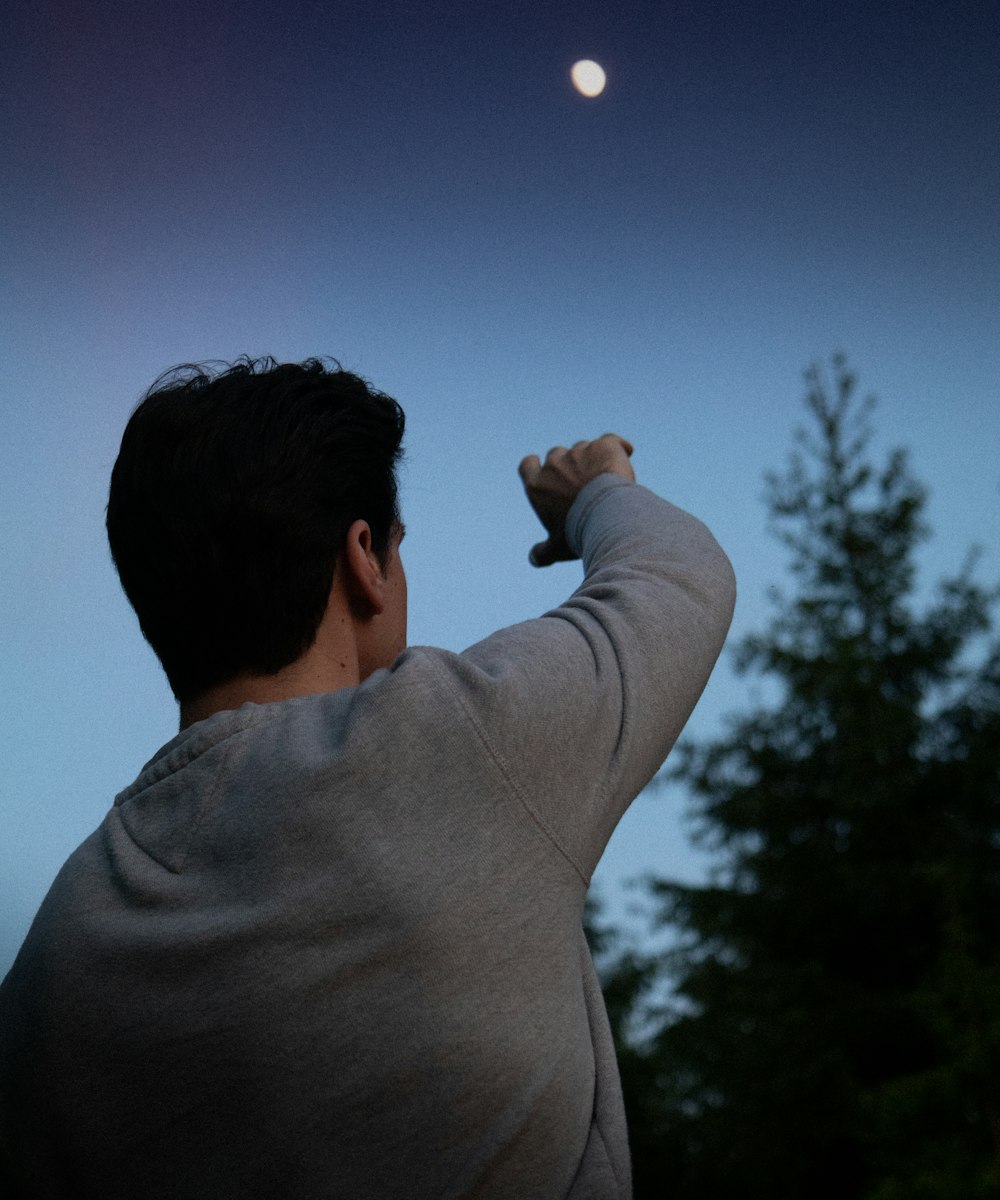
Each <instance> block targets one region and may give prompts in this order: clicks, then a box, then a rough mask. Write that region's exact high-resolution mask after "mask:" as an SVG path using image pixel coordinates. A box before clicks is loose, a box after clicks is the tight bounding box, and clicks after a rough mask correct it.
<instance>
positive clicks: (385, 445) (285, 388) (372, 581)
mask: <svg viewBox="0 0 1000 1200" xmlns="http://www.w3.org/2000/svg"><path fill="white" fill-rule="evenodd" d="M404 425H405V418H404V414H403V410H402V409H401V408H400V406H399V405H398V404H397V403H396V401H395V400H393V399H391V398H390V397H388V396H385V395H383V394H382V393H380V392H377V391H374V390H373V389H371V388H370V387H369V386H368V385H367V384H366V383H365V382H364V380H362V379H360V378H358V376H356V375H352V374H350V373H349V372H346V371H342V370H340V367H339V364H334V368H333V369H331V368H329V367H327V366H326V365H325V364H324V363H323V362H321V361H319V360H318V359H310V360H308V361H307V362H304V363H302V364H294V363H282V364H278V363H276V362H275V361H274V360H273V359H270V358H266V359H259V360H256V361H251V360H250V359H245V358H244V359H241V360H239V361H238V362H237V363H236V364H234V365H232V366H230V365H229V364H225V363H223V364H203V365H198V366H183V367H177V368H174V369H173V370H171V371H168V372H167V373H166V374H165V375H162V376H161V377H160V378H159V379H158V380H157V381H156V383H154V384H153V386H152V388H151V389H150V390H149V391H148V392H147V393H146V395H145V396H144V397H143V399H142V400H141V401H140V403H139V404H138V406H137V407H136V408H135V410H134V411H133V413H132V415H131V417H130V418H129V421H128V424H127V426H126V428H125V433H124V435H123V437H122V443H121V449H120V451H119V454H118V459H117V461H116V462H115V465H114V469H113V471H112V473H111V488H110V492H109V497H108V506H107V531H108V541H109V544H110V547H111V556H112V559H113V560H114V563H115V567H116V569H117V571H118V576H119V578H120V580H121V583H122V587H123V589H124V591H125V594H126V596H127V597H128V599H129V601H130V603H131V604H132V607H133V608H134V609H135V611H136V614H137V616H138V618H139V625H140V628H141V629H142V632H143V635H144V636H145V638H146V640H147V641H148V642H149V644H150V645H151V646H152V648H153V650H154V652H155V653H156V655H157V657H158V658H159V660H160V662H161V664H162V665H163V669H164V671H165V672H166V675H167V679H168V680H169V682H170V687H171V689H172V691H173V693H174V696H175V697H176V698H177V700H178V702H179V703H180V704H181V705H182V708H183V706H184V705H187V704H191V703H192V702H193V701H195V700H197V699H198V697H200V696H203V695H204V694H205V693H206V692H208V691H209V690H210V689H213V688H216V687H218V686H219V685H220V684H226V683H228V682H229V681H232V680H236V679H240V678H259V677H268V676H274V675H277V673H278V672H280V671H282V670H283V669H284V668H287V667H290V666H291V664H294V663H296V662H298V661H299V660H301V659H302V658H303V656H304V655H305V654H306V652H307V651H309V650H310V648H311V647H312V646H313V643H314V642H315V641H316V638H317V633H318V631H319V630H320V626H321V624H322V623H324V621H325V620H327V619H328V618H329V617H330V614H329V613H328V607H329V605H330V603H331V595H332V591H333V582H334V569H335V566H336V565H337V564H338V561H340V560H343V561H342V563H341V565H342V567H343V570H342V571H340V572H338V581H339V583H340V585H341V593H340V594H341V595H342V596H343V597H345V598H346V599H348V600H349V601H350V605H351V607H352V609H353V607H354V605H355V604H356V605H357V606H358V608H357V611H358V612H359V613H360V614H361V615H362V616H363V615H364V614H365V613H366V612H368V611H369V610H371V609H372V606H373V605H374V608H376V609H377V608H378V606H379V603H380V598H381V592H379V589H380V588H381V587H382V582H381V580H380V579H379V578H378V573H379V572H380V573H381V575H382V576H384V577H385V578H386V579H390V580H392V579H396V578H397V576H398V570H399V564H398V557H397V553H396V551H397V547H398V542H399V537H400V533H401V529H402V524H401V521H400V513H399V501H398V492H397V480H396V465H397V463H398V462H399V461H400V459H401V458H402V456H403V450H402V445H401V443H402V438H403V430H404ZM366 526H367V532H366V528H365V527H366ZM369 567H370V568H371V570H369V571H368V574H367V575H366V574H365V572H366V569H367V568H369ZM344 570H346V571H348V575H347V577H346V580H345V578H344ZM358 571H360V572H361V575H360V576H359V575H358V573H357V572H358ZM373 572H374V573H375V574H374V576H373ZM386 595H387V596H388V602H389V604H390V605H395V606H396V610H395V611H390V612H389V614H388V617H387V618H385V619H384V621H383V624H384V625H388V626H389V627H390V628H389V629H388V631H387V632H386V631H385V630H382V631H380V632H379V634H378V635H377V636H376V637H374V638H372V639H369V642H370V645H368V644H366V646H365V647H364V651H365V654H366V655H367V656H368V657H369V658H371V659H374V658H378V657H379V647H382V646H385V647H386V651H385V652H386V653H388V652H389V649H390V648H391V647H390V643H392V645H395V644H396V643H397V642H398V641H399V639H400V629H399V624H400V618H399V612H398V606H399V604H400V588H399V586H398V580H397V583H396V584H395V586H392V587H390V588H389V589H388V592H387V593H386ZM401 603H402V605H403V609H404V611H403V613H402V631H401V636H402V640H403V641H404V642H405V603H406V596H405V580H404V581H403V585H402V597H401ZM373 648H374V649H373ZM401 648H402V647H401V646H398V647H397V649H401ZM380 665H388V664H387V663H385V664H383V663H382V662H380V661H368V662H365V663H362V664H361V667H362V677H364V674H366V673H368V671H370V670H372V669H374V668H375V667H377V666H380Z"/></svg>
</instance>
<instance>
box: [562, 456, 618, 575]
mask: <svg viewBox="0 0 1000 1200" xmlns="http://www.w3.org/2000/svg"><path fill="white" fill-rule="evenodd" d="M617 487H635V484H634V483H633V482H632V481H631V479H626V478H625V477H624V476H623V475H615V474H614V473H613V472H611V471H605V472H604V473H603V474H602V475H596V476H595V477H594V478H593V479H591V480H590V482H589V483H586V484H584V486H583V487H582V488H581V489H580V490H579V492H577V494H576V499H575V500H574V501H573V503H572V505H571V506H570V510H569V512H568V513H567V514H566V523H565V525H564V527H563V528H564V531H565V534H566V543H567V545H568V546H569V548H570V549H571V550H572V551H573V553H574V554H576V555H577V556H578V557H582V556H583V544H582V541H581V534H582V532H583V525H584V523H585V522H586V520H587V516H588V515H589V513H590V510H591V509H592V508H593V507H594V505H595V504H596V503H597V502H598V501H599V500H600V498H601V497H602V496H603V495H604V494H605V492H610V491H613V490H614V489H615V488H617Z"/></svg>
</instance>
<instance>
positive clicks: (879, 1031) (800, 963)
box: [590, 356, 1000, 1200]
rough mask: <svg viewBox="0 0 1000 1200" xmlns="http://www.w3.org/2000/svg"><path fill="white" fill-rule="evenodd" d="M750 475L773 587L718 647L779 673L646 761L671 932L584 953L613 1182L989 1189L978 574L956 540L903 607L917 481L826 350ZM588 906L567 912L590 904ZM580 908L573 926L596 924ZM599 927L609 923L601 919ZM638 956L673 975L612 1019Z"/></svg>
mask: <svg viewBox="0 0 1000 1200" xmlns="http://www.w3.org/2000/svg"><path fill="white" fill-rule="evenodd" d="M806 382H807V386H808V391H807V395H806V405H807V408H808V410H809V413H810V415H811V418H812V428H811V430H804V431H800V432H799V433H798V435H797V441H798V446H799V448H798V449H796V450H795V451H794V452H793V454H792V456H791V461H790V465H789V467H788V469H787V471H786V472H785V473H784V474H781V475H779V474H769V475H768V477H767V484H768V488H767V504H768V508H769V512H770V517H771V524H772V528H773V531H774V533H775V534H776V535H777V536H778V537H779V538H780V539H781V540H782V541H783V542H784V543H785V545H786V546H787V547H788V548H789V550H790V553H791V572H792V577H793V580H794V583H795V588H794V592H793V594H792V595H791V596H788V595H785V594H784V593H782V592H781V591H779V590H778V589H773V590H772V596H771V601H772V607H773V612H774V616H773V619H772V620H771V622H770V625H769V627H768V628H767V630H766V631H765V632H764V633H763V634H759V635H752V636H750V637H747V638H745V639H744V640H743V642H742V643H741V644H739V645H738V647H737V650H736V666H737V670H738V671H740V672H741V673H743V674H746V673H749V672H754V673H757V674H760V675H763V676H766V677H769V678H771V679H772V680H773V681H775V682H776V683H778V684H779V685H780V693H781V694H780V697H779V699H778V700H776V701H775V702H774V703H773V704H771V705H770V706H763V707H759V708H757V709H756V710H755V711H751V712H749V713H748V714H744V715H737V716H734V717H731V718H730V719H729V722H728V724H727V729H726V733H725V735H724V736H723V737H722V738H720V739H718V740H715V741H711V742H707V743H704V744H694V743H691V742H687V743H684V744H682V745H681V746H679V747H678V748H677V751H676V752H675V755H674V758H673V760H672V762H671V764H670V766H669V767H668V769H667V771H666V772H665V773H664V775H663V776H661V778H664V779H671V780H674V781H678V782H680V783H682V784H683V785H685V787H686V788H687V789H688V790H689V792H690V793H691V794H692V796H693V797H694V805H695V814H696V816H697V819H698V823H699V832H698V835H697V840H698V841H699V842H700V843H701V844H702V845H704V846H707V847H708V848H709V849H710V850H712V851H713V852H715V854H716V855H717V861H718V862H719V866H718V867H717V869H716V870H715V872H714V873H713V876H712V878H711V881H710V883H709V884H708V885H707V886H704V887H690V886H684V885H681V884H678V883H674V882H669V881H665V880H660V881H656V882H653V883H652V884H651V885H650V890H651V895H652V897H653V898H654V899H655V902H656V905H657V909H658V918H657V919H658V923H659V924H660V925H661V926H668V927H671V928H672V929H673V930H675V932H676V934H677V935H678V939H679V940H678V942H677V944H676V946H675V948H674V949H672V950H671V951H670V952H668V953H667V954H666V955H664V956H660V957H659V958H656V959H654V958H653V957H651V956H646V957H643V956H642V955H641V954H636V953H635V952H632V953H630V954H628V955H619V957H618V958H617V960H615V961H614V962H613V963H612V964H611V965H609V966H606V967H605V970H604V975H603V979H604V984H605V989H606V992H607V994H608V996H609V1005H608V1006H609V1011H611V1010H614V1013H613V1025H614V1028H615V1033H616V1037H617V1039H618V1045H619V1053H620V1058H621V1062H622V1078H623V1087H624V1089H625V1094H626V1107H627V1109H628V1111H629V1122H630V1136H631V1138H632V1148H633V1163H634V1170H635V1194H636V1197H637V1200H642V1198H643V1197H647V1196H648V1197H654V1196H655V1197H657V1198H659V1197H662V1196H663V1195H664V1194H666V1189H667V1188H668V1187H669V1194H670V1195H671V1196H673V1197H676V1198H677V1200H686V1198H688V1197H690V1198H691V1200H694V1198H695V1197H697V1198H698V1200H713V1198H715V1197H719V1198H721V1197H726V1198H727V1200H729V1198H731V1197H736V1196H750V1197H753V1196H758V1195H760V1196H767V1197H769V1200H786V1198H787V1200H803V1198H804V1197H809V1198H811V1200H822V1198H825V1197H831V1198H832V1197H836V1198H837V1200H978V1198H982V1200H985V1198H986V1197H996V1196H998V1195H1000V1099H998V1097H1000V645H997V644H996V643H991V642H990V634H991V614H992V610H993V606H994V604H995V602H996V599H997V597H998V594H1000V593H998V592H996V591H987V590H986V589H984V588H982V587H980V586H979V585H977V584H976V583H975V582H974V581H973V577H972V576H973V571H974V567H975V556H974V555H970V556H969V557H968V558H967V560H966V563H965V566H964V567H963V569H962V571H961V572H960V574H959V575H958V576H957V577H956V578H954V579H951V580H948V581H946V582H944V583H942V584H940V585H939V587H938V590H937V594H936V597H935V599H934V600H933V601H932V602H931V603H929V604H928V605H925V606H924V611H922V612H919V613H918V612H917V611H915V608H914V601H913V592H914V577H915V564H914V550H915V548H916V546H917V545H918V544H919V542H920V541H921V540H922V539H924V538H925V537H926V536H927V528H926V526H925V524H924V522H923V518H922V513H923V508H924V505H925V492H924V489H923V488H922V487H921V486H920V485H919V484H918V483H917V482H916V481H915V480H914V478H913V477H912V475H911V474H910V471H909V468H908V463H907V456H906V453H905V451H903V450H896V451H894V452H893V453H891V454H890V455H889V456H888V460H887V462H886V463H885V465H884V466H882V467H881V468H880V469H876V467H875V466H874V465H873V464H872V463H871V462H870V460H869V454H868V450H869V442H870V439H871V433H872V429H871V423H870V416H871V411H872V408H873V404H874V401H873V400H871V399H869V400H866V401H864V402H863V403H859V402H858V401H857V400H856V397H855V393H856V381H855V377H854V375H853V374H852V373H851V372H850V371H849V370H848V369H847V366H846V362H845V360H844V358H843V356H835V358H834V360H833V381H832V386H830V385H828V384H827V382H826V379H825V377H824V374H823V372H821V370H820V369H819V368H818V367H815V366H814V367H812V368H811V369H810V370H809V371H807V372H806ZM594 917H595V914H594V913H593V912H592V913H591V914H590V919H591V924H593V921H594ZM595 928H596V926H595ZM605 941H607V934H605ZM657 973H661V974H665V975H666V977H667V978H669V980H670V981H671V983H672V989H673V990H672V998H671V1001H670V1003H669V1004H668V1005H667V1006H666V1008H665V1009H664V1010H663V1011H662V1012H661V1013H660V1017H659V1020H658V1027H657V1029H656V1031H655V1032H654V1034H653V1036H651V1037H647V1038H646V1039H645V1040H643V1041H641V1042H636V1041H635V1040H634V1038H630V1037H629V1035H628V1027H629V1020H630V1014H634V1013H635V1012H636V1011H638V1010H640V1009H641V1008H642V1006H643V1004H644V1003H647V998H648V995H649V990H650V987H651V984H652V981H653V979H654V977H655V975H656V974H657Z"/></svg>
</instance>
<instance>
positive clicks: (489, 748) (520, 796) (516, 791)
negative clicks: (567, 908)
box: [423, 654, 590, 888]
mask: <svg viewBox="0 0 1000 1200" xmlns="http://www.w3.org/2000/svg"><path fill="white" fill-rule="evenodd" d="M423 657H424V658H426V659H427V661H428V662H430V663H431V664H432V665H433V668H434V670H435V672H436V673H437V674H438V675H439V677H441V678H443V679H444V680H445V682H446V683H447V686H448V690H449V691H450V692H451V693H452V695H453V696H454V697H455V699H456V700H457V701H458V704H459V706H460V707H461V709H462V712H464V713H465V716H466V718H467V719H468V722H469V724H470V725H471V726H472V728H473V729H474V730H475V732H476V735H477V736H478V738H479V740H480V741H481V742H482V744H483V746H484V748H485V750H486V752H487V754H489V756H490V758H491V759H492V760H493V762H494V764H495V765H496V768H497V770H498V771H499V772H500V774H501V775H502V776H503V779H504V781H505V783H506V784H507V786H508V787H509V788H510V791H511V793H512V794H513V795H514V797H515V798H516V799H517V801H518V803H519V804H520V805H521V807H522V808H523V809H524V810H525V812H526V813H527V814H528V816H529V817H531V819H532V820H533V821H534V822H535V824H536V825H537V826H538V828H539V829H540V830H541V831H542V833H544V834H545V836H546V837H547V838H548V839H549V841H550V842H551V843H552V845H553V846H555V848H556V849H557V850H558V851H559V853H560V854H561V855H562V857H563V858H565V859H566V861H567V862H568V863H569V865H570V866H571V867H572V868H573V870H574V871H575V872H576V873H577V875H579V876H580V879H581V880H582V881H583V885H584V887H588V888H589V887H590V880H589V879H588V878H587V875H586V873H585V872H584V870H583V869H582V868H581V866H580V864H579V863H578V862H577V861H576V859H574V857H573V856H572V855H571V854H570V853H569V851H567V850H566V849H565V848H564V847H563V846H561V845H560V844H559V840H558V838H557V837H556V835H555V834H554V833H553V832H552V830H551V829H550V828H549V827H548V825H547V824H546V823H545V821H544V820H543V819H542V817H541V816H540V815H539V814H538V813H537V812H536V811H535V809H534V808H533V807H532V806H531V804H530V803H529V801H528V798H527V797H526V796H525V794H524V792H523V791H522V790H521V788H519V787H518V785H517V782H516V781H515V779H514V778H513V776H512V775H511V773H510V771H509V770H508V769H507V765H506V763H505V762H504V760H503V757H502V756H501V754H500V752H499V751H498V750H497V749H496V748H495V747H494V746H493V744H492V743H491V742H490V739H489V736H488V735H487V733H486V730H485V729H483V727H482V726H481V725H480V723H479V721H478V720H477V719H476V716H475V714H474V713H473V712H472V710H471V709H470V708H469V706H468V705H467V704H466V702H465V698H464V697H463V696H462V695H461V693H460V692H459V691H458V689H457V688H455V686H454V685H453V683H452V681H451V680H450V679H449V678H448V676H447V673H446V672H445V671H444V670H443V669H442V668H441V666H440V665H439V664H438V663H436V662H435V661H434V658H433V656H432V655H429V654H425V655H423Z"/></svg>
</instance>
